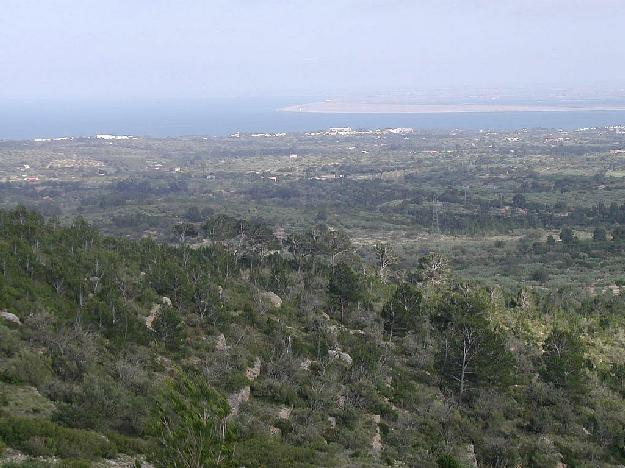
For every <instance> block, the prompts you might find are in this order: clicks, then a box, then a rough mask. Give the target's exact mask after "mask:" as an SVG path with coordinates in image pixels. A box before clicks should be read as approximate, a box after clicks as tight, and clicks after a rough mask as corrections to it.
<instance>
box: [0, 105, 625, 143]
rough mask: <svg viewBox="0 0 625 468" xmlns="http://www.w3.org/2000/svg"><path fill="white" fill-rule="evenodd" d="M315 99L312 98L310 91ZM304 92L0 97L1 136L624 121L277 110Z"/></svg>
mask: <svg viewBox="0 0 625 468" xmlns="http://www.w3.org/2000/svg"><path fill="white" fill-rule="evenodd" d="M312 100H314V99H312ZM298 102H306V99H305V98H303V99H289V100H286V99H285V100H279V99H222V100H217V99H214V100H205V101H149V102H148V101H143V102H121V101H116V102H110V101H109V102H68V101H56V102H53V101H47V102H35V101H32V102H18V101H12V102H0V139H31V138H54V137H62V136H90V135H95V134H98V133H112V134H123V135H136V136H152V137H167V136H184V135H203V136H213V135H215V136H220V135H228V134H231V133H233V132H237V131H240V132H246V133H247V132H303V131H312V130H319V129H326V128H328V127H353V128H385V127H413V128H420V129H434V128H465V129H494V130H502V129H516V128H537V127H542V128H563V129H575V128H580V127H602V126H609V125H625V112H624V111H619V112H611V111H605V112H604V111H594V112H593V111H585V112H504V113H502V112H493V113H474V114H467V113H458V114H412V115H411V114H310V113H291V112H280V111H278V110H277V109H278V108H280V107H283V106H286V105H290V104H294V103H298Z"/></svg>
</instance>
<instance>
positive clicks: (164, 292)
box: [0, 208, 625, 467]
mask: <svg viewBox="0 0 625 468" xmlns="http://www.w3.org/2000/svg"><path fill="white" fill-rule="evenodd" d="M192 228H193V226H186V227H184V226H183V227H179V228H178V233H179V234H180V240H181V242H180V244H179V245H176V246H169V245H162V244H158V243H155V242H153V241H152V240H149V239H146V240H141V241H131V240H126V239H121V238H110V237H103V236H102V235H100V234H98V232H96V231H95V230H94V229H92V228H91V227H90V226H88V225H87V224H86V223H85V222H84V221H82V220H80V219H76V220H75V221H74V223H73V224H72V225H71V226H61V225H59V224H58V223H56V222H54V221H47V222H46V221H45V220H44V219H42V218H41V217H40V216H39V215H37V214H36V213H33V212H29V211H26V210H24V209H21V208H17V209H15V210H13V211H8V212H7V211H4V212H0V451H2V452H3V453H2V455H0V457H2V458H1V459H2V460H3V462H4V463H5V464H6V465H7V466H11V465H14V466H16V465H20V464H22V465H23V466H48V465H52V464H54V463H62V464H63V465H64V466H92V465H96V466H97V465H98V464H104V463H109V465H108V466H110V464H111V463H115V464H117V466H134V465H133V464H134V463H136V464H141V463H151V464H153V465H156V466H180V467H201V466H248V467H252V466H387V465H390V466H419V467H422V466H423V467H428V466H431V467H455V466H475V465H476V464H477V465H479V466H494V467H504V466H537V467H538V466H540V467H548V466H554V467H555V466H563V464H564V465H567V466H618V465H620V464H623V463H625V385H624V384H625V353H623V349H624V343H625V324H624V319H623V312H624V310H625V307H624V306H625V304H624V303H623V298H621V297H620V296H614V297H613V296H611V295H610V296H595V297H581V296H580V297H576V296H574V295H571V294H567V295H565V294H562V293H559V292H557V291H556V292H551V293H547V292H541V293H540V294H539V293H537V292H532V291H528V290H526V289H523V288H519V289H518V290H516V291H502V290H499V289H488V288H486V287H484V286H480V285H477V284H466V283H460V282H458V281H457V280H456V279H455V278H454V276H453V273H452V272H451V271H450V268H449V265H448V263H447V262H446V261H445V259H444V258H441V257H439V256H436V255H430V256H427V257H424V258H423V259H422V260H421V262H420V265H419V268H418V269H417V270H415V271H409V272H397V271H396V272H391V271H390V268H387V267H388V265H389V264H391V263H392V262H391V261H390V260H389V259H391V258H392V252H391V251H390V249H389V248H388V246H378V248H377V249H376V253H377V257H376V261H375V262H377V263H375V262H373V263H371V264H369V263H367V262H365V261H364V260H363V259H360V258H358V257H356V256H355V255H354V254H353V253H351V252H352V249H350V247H349V239H347V238H345V236H342V235H341V234H339V233H336V232H333V231H331V230H329V229H327V228H323V227H320V228H318V229H315V230H313V231H311V232H307V233H304V234H291V235H287V234H285V233H276V235H275V236H274V235H273V234H272V232H271V230H270V229H268V228H267V227H266V226H263V225H262V224H259V223H250V222H246V221H241V220H232V219H228V218H225V217H216V218H213V219H212V220H210V221H208V222H207V223H205V224H204V225H203V226H201V227H200V229H201V230H202V231H203V232H204V233H205V235H206V237H207V238H210V239H212V240H211V241H209V242H203V243H202V244H197V245H193V246H190V245H188V244H186V243H185V231H186V230H188V229H192Z"/></svg>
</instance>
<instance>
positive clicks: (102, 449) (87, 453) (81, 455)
mask: <svg viewBox="0 0 625 468" xmlns="http://www.w3.org/2000/svg"><path fill="white" fill-rule="evenodd" d="M0 437H1V438H2V439H3V440H4V441H5V442H6V444H7V445H10V446H11V447H14V448H16V449H18V450H21V451H23V452H25V453H27V454H29V455H34V456H57V457H61V458H74V459H86V460H94V459H98V458H111V457H113V456H115V454H116V448H115V446H114V444H113V443H111V442H110V441H109V440H108V439H106V437H104V436H102V435H101V434H98V433H95V432H91V431H84V430H80V429H70V428H65V427H61V426H58V425H57V424H54V423H53V422H50V421H45V420H40V419H27V418H16V417H3V418H0Z"/></svg>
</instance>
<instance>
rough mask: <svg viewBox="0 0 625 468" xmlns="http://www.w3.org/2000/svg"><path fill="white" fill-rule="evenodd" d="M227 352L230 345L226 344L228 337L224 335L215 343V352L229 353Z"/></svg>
mask: <svg viewBox="0 0 625 468" xmlns="http://www.w3.org/2000/svg"><path fill="white" fill-rule="evenodd" d="M227 350H228V345H227V344H226V337H225V336H224V334H223V333H222V334H220V335H219V336H218V337H217V340H216V342H215V351H219V352H221V353H223V352H224V351H227Z"/></svg>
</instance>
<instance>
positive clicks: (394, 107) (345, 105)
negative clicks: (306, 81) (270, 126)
mask: <svg viewBox="0 0 625 468" xmlns="http://www.w3.org/2000/svg"><path fill="white" fill-rule="evenodd" d="M277 110H278V111H280V112H296V113H314V114H460V113H488V112H601V111H603V112H620V111H625V105H578V106H572V105H561V106H560V105H531V104H527V105H521V104H394V103H365V102H339V101H337V102H334V101H330V102H313V103H307V104H296V105H291V106H286V107H281V108H279V109H277Z"/></svg>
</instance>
